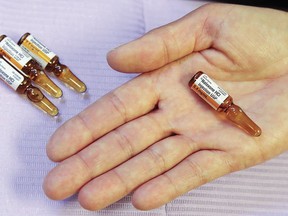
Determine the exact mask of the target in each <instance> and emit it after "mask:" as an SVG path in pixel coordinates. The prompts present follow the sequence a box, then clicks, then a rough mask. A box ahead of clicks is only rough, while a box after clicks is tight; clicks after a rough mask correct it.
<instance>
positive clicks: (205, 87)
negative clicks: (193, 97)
mask: <svg viewBox="0 0 288 216" xmlns="http://www.w3.org/2000/svg"><path fill="white" fill-rule="evenodd" d="M191 88H192V89H194V91H195V92H196V93H197V94H198V95H199V96H200V97H202V98H203V99H204V100H205V101H206V102H207V103H209V104H210V105H211V106H212V107H213V108H214V109H215V110H217V109H218V108H219V106H220V105H221V104H222V103H223V102H224V101H225V99H226V98H227V97H228V96H229V95H228V93H227V92H225V91H224V90H223V89H222V88H221V87H219V86H218V85H217V84H216V83H215V82H214V81H213V80H211V79H210V78H209V77H208V76H207V75H206V74H202V75H201V76H200V77H198V79H197V80H196V81H195V82H194V83H193V85H192V87H191Z"/></svg>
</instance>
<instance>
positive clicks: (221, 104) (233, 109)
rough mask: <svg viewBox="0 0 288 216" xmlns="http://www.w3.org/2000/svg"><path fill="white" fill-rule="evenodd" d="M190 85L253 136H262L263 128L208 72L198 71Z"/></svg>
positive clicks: (216, 108)
mask: <svg viewBox="0 0 288 216" xmlns="http://www.w3.org/2000/svg"><path fill="white" fill-rule="evenodd" d="M188 85H189V87H190V88H191V89H192V90H193V91H194V92H196V93H197V94H198V95H199V96H200V97H201V98H202V99H204V100H205V101H206V102H207V103H208V104H209V105H210V106H212V107H213V108H214V109H215V110H217V111H218V112H224V113H225V114H226V117H227V118H228V119H229V120H230V121H232V122H233V123H235V124H236V125H237V126H238V127H240V128H242V129H243V130H245V131H246V132H247V133H248V134H250V135H252V136H260V135H261V128H260V127H259V126H258V125H256V124H255V123H254V122H253V121H252V120H251V119H250V118H249V117H248V116H247V115H246V114H245V113H244V111H243V110H242V109H241V108H240V107H239V106H237V105H236V104H234V102H233V98H232V97H231V96H230V95H229V94H228V93H227V92H226V91H224V90H223V89H222V88H221V87H219V86H218V85H217V84H216V83H215V82H214V81H213V80H212V79H211V78H210V77H208V76H207V74H205V73H203V72H202V71H199V72H197V73H196V74H195V75H194V76H193V77H192V79H191V80H190V82H189V84H188Z"/></svg>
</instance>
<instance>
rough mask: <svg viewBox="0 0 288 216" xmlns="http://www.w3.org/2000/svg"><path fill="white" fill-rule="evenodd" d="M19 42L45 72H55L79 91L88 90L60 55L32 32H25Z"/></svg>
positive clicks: (64, 81)
mask: <svg viewBox="0 0 288 216" xmlns="http://www.w3.org/2000/svg"><path fill="white" fill-rule="evenodd" d="M18 44H19V46H20V47H21V48H22V49H23V50H25V51H26V52H27V53H29V54H30V55H31V56H32V57H33V58H34V59H35V60H36V61H37V62H38V63H39V64H40V65H41V67H42V68H43V69H44V70H45V72H48V73H53V74H54V75H55V76H56V77H57V78H58V79H59V80H61V81H62V82H63V83H65V84H66V85H68V86H69V87H71V88H72V89H74V90H75V91H77V92H80V93H83V92H85V91H86V90H87V88H86V85H85V84H84V83H83V82H82V81H81V80H80V79H79V78H78V77H76V76H75V75H74V74H73V73H72V71H71V70H70V69H69V68H68V67H67V66H66V65H64V64H62V63H60V60H59V57H58V56H57V55H56V54H55V53H53V52H51V51H50V50H49V49H48V48H47V47H46V46H45V45H44V44H42V43H41V42H40V41H39V40H38V39H37V38H35V37H34V36H33V35H31V34H30V33H25V34H24V35H23V36H22V37H21V38H20V40H19V42H18Z"/></svg>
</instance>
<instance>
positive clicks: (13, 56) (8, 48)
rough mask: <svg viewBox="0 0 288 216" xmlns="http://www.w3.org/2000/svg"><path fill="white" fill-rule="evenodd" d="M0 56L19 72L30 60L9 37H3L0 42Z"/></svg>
mask: <svg viewBox="0 0 288 216" xmlns="http://www.w3.org/2000/svg"><path fill="white" fill-rule="evenodd" d="M0 54H2V55H3V56H5V57H6V58H7V59H8V60H9V61H10V62H11V63H12V64H13V65H15V67H17V68H18V69H19V70H21V69H22V68H23V67H24V66H25V65H26V64H27V62H29V61H30V60H31V59H32V58H31V56H29V55H28V54H27V53H25V52H24V51H23V50H22V49H21V47H19V46H18V44H16V43H15V42H14V41H13V40H12V39H11V38H9V37H5V38H4V39H3V40H2V41H1V42H0Z"/></svg>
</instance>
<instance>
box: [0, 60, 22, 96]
mask: <svg viewBox="0 0 288 216" xmlns="http://www.w3.org/2000/svg"><path fill="white" fill-rule="evenodd" d="M0 78H1V79H2V80H3V81H4V82H5V83H7V84H8V85H9V86H10V87H12V88H13V89H14V90H15V91H16V90H17V88H18V87H19V85H21V83H22V82H23V80H24V77H23V76H22V75H21V74H20V73H19V72H18V71H17V70H15V69H14V68H13V67H12V66H11V65H9V64H8V63H7V62H6V61H5V60H4V59H2V58H0Z"/></svg>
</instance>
